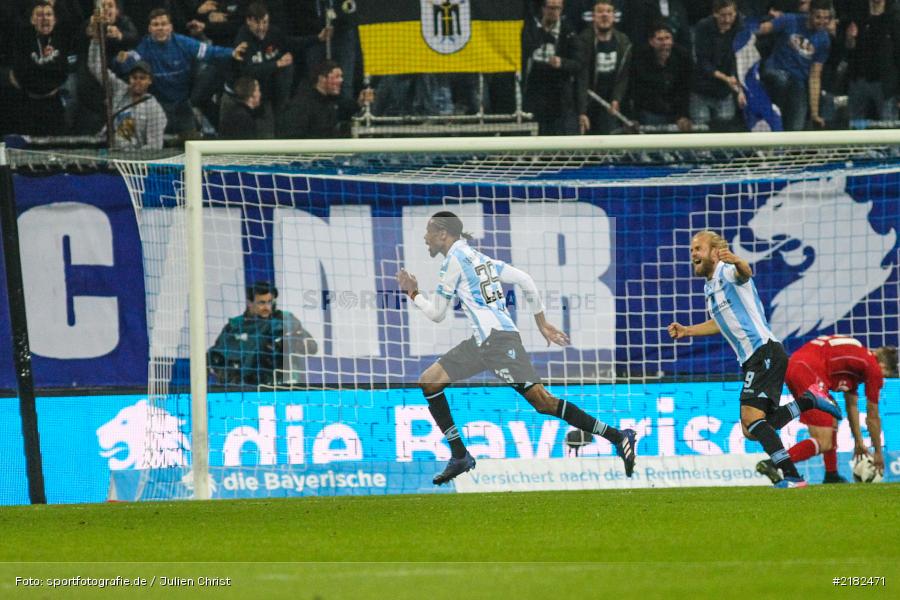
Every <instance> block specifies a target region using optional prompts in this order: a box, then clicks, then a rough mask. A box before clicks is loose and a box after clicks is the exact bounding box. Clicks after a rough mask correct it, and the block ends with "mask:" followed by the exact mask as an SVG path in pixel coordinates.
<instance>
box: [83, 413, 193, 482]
mask: <svg viewBox="0 0 900 600" xmlns="http://www.w3.org/2000/svg"><path fill="white" fill-rule="evenodd" d="M182 425H184V420H183V419H179V418H177V417H175V416H174V415H171V414H169V413H168V412H166V411H165V410H164V409H162V408H159V407H156V406H150V405H149V404H148V403H147V401H146V400H141V401H140V402H138V403H137V404H134V405H132V406H126V407H125V408H123V409H122V410H120V411H119V414H117V415H116V416H115V418H114V419H112V420H111V421H109V422H108V423H105V424H104V425H102V426H101V427H100V428H99V429H97V440H98V441H99V443H100V447H101V448H102V449H103V450H102V451H101V452H100V456H102V457H104V458H108V459H109V468H110V470H111V471H118V470H122V469H130V468H135V469H156V468H162V467H181V466H185V465H187V464H188V460H187V456H186V453H187V451H190V449H191V444H190V442H189V441H188V439H187V436H185V435H184V434H183V433H182V432H181V426H182ZM122 453H125V457H124V458H117V456H118V455H120V454H122Z"/></svg>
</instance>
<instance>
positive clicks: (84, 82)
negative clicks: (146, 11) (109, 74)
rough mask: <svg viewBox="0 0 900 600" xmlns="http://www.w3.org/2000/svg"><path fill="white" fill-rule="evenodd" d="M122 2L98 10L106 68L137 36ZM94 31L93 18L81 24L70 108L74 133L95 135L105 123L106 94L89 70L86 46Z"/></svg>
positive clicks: (107, 2)
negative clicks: (78, 59)
mask: <svg viewBox="0 0 900 600" xmlns="http://www.w3.org/2000/svg"><path fill="white" fill-rule="evenodd" d="M120 2H121V0H102V1H101V11H102V14H103V20H104V22H105V23H106V60H107V67H110V66H113V65H114V64H115V60H116V56H118V54H119V52H124V51H128V50H131V49H133V48H134V47H135V46H137V44H138V40H139V38H140V36H139V35H138V30H137V28H136V27H135V26H134V23H133V22H132V21H131V19H130V18H128V16H127V15H125V14H124V13H122V10H121V4H120ZM95 31H96V26H95V24H94V18H93V17H91V18H90V19H88V20H87V22H86V23H85V24H84V36H83V40H84V42H85V45H82V44H81V43H79V51H78V54H79V56H80V57H81V60H80V61H79V64H78V67H77V70H76V78H75V102H74V104H75V106H74V108H73V111H72V112H73V118H72V124H73V131H72V133H75V134H92V133H96V132H97V131H98V130H99V129H100V128H101V127H103V126H104V124H105V111H106V109H105V94H104V92H103V88H102V86H101V85H100V83H99V82H98V81H97V78H95V77H94V76H93V75H92V74H91V73H90V69H89V68H88V61H87V60H84V58H85V57H86V54H87V45H89V43H90V40H91V39H93V37H94V34H95Z"/></svg>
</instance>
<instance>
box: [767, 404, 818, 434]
mask: <svg viewBox="0 0 900 600" xmlns="http://www.w3.org/2000/svg"><path fill="white" fill-rule="evenodd" d="M804 410H808V409H805V408H801V407H800V404H799V403H798V402H797V401H796V400H795V401H793V402H789V403H788V404H785V405H784V406H779V407H778V410H776V411H775V412H773V413H772V414H771V415H769V416H768V417H766V421H768V423H769V425H771V426H772V429H781V428H782V427H784V426H785V425H787V424H788V423H790V422H791V421H793V420H794V419H796V418H797V417H799V416H800V413H801V412H803V411H804Z"/></svg>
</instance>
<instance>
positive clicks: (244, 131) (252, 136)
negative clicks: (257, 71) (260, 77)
mask: <svg viewBox="0 0 900 600" xmlns="http://www.w3.org/2000/svg"><path fill="white" fill-rule="evenodd" d="M233 88H234V93H233V94H228V95H226V99H225V101H223V103H222V111H221V113H219V114H220V117H219V137H221V138H223V139H230V140H258V139H268V138H272V137H275V131H274V129H273V127H272V121H271V120H270V119H267V118H266V116H265V114H264V112H263V109H262V93H261V92H260V86H259V82H258V81H257V80H255V79H253V78H252V77H246V76H244V77H239V78H238V79H237V81H235V82H234V86H233Z"/></svg>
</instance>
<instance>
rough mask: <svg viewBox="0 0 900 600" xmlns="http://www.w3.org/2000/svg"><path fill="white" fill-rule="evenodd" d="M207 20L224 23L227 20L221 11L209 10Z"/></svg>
mask: <svg viewBox="0 0 900 600" xmlns="http://www.w3.org/2000/svg"><path fill="white" fill-rule="evenodd" d="M208 19H209V22H210V23H225V22H227V21H228V15H226V14H225V13H223V12H219V11H216V12H211V13H209V17H208Z"/></svg>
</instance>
